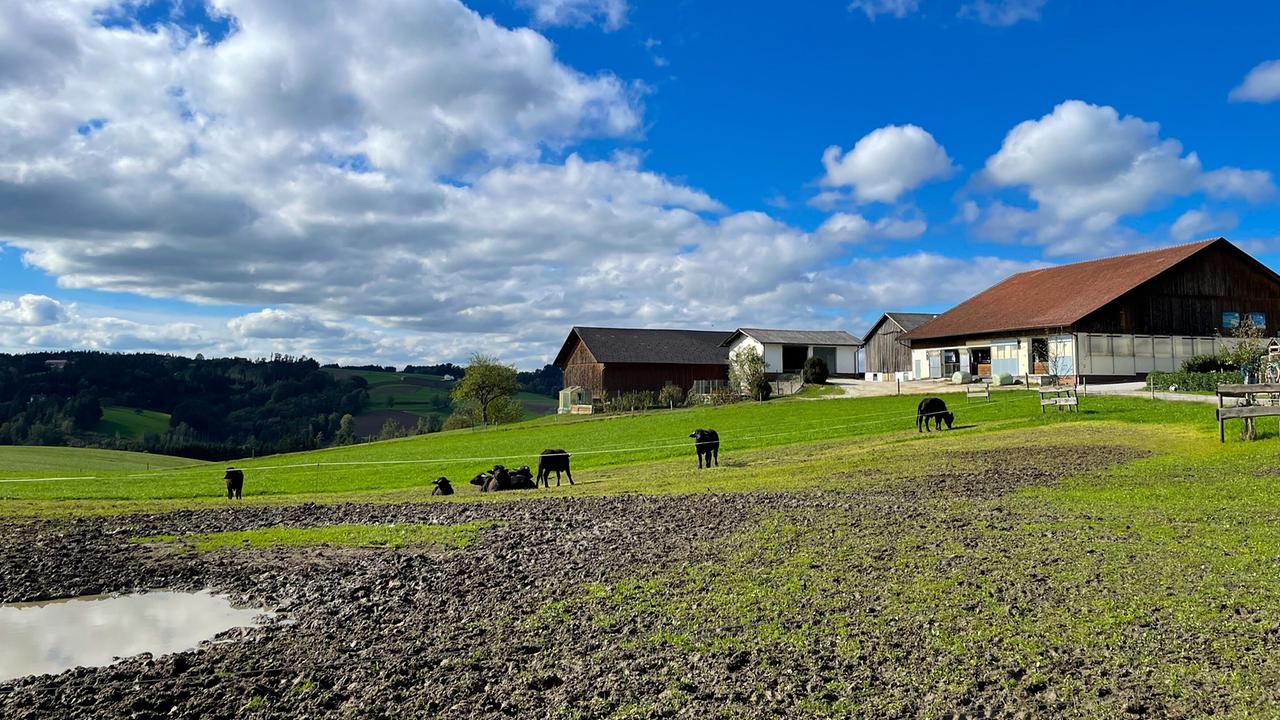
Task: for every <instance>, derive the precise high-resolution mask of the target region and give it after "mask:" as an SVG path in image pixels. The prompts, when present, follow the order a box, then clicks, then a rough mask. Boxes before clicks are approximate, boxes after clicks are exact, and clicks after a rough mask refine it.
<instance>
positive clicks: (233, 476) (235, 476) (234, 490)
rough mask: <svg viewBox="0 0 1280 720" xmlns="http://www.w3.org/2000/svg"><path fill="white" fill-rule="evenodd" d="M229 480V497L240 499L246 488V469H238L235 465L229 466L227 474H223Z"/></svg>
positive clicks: (223, 477) (224, 478)
mask: <svg viewBox="0 0 1280 720" xmlns="http://www.w3.org/2000/svg"><path fill="white" fill-rule="evenodd" d="M222 479H223V480H226V481H227V499H228V500H230V499H231V498H233V497H234V498H235V499H236V500H239V499H240V494H241V492H242V491H243V490H244V471H243V470H237V469H235V468H233V467H229V468H227V474H226V475H223V476H222Z"/></svg>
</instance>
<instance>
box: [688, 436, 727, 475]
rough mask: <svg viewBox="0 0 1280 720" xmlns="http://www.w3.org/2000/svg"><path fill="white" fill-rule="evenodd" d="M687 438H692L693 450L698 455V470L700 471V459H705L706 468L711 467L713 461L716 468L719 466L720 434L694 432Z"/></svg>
mask: <svg viewBox="0 0 1280 720" xmlns="http://www.w3.org/2000/svg"><path fill="white" fill-rule="evenodd" d="M689 437H691V438H693V449H694V450H696V451H697V453H698V469H699V470H701V469H702V458H703V457H704V456H705V457H706V458H707V467H708V468H709V467H711V463H712V461H715V464H716V467H719V466H720V434H719V433H717V432H716V431H715V430H702V429H698V430H694V431H693V432H691V433H689Z"/></svg>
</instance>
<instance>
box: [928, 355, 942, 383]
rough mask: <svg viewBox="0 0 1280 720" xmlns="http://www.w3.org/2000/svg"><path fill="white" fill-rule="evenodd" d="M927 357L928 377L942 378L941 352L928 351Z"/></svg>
mask: <svg viewBox="0 0 1280 720" xmlns="http://www.w3.org/2000/svg"><path fill="white" fill-rule="evenodd" d="M927 355H928V357H929V377H931V378H940V377H942V351H941V350H930V351H929V352H928V353H927Z"/></svg>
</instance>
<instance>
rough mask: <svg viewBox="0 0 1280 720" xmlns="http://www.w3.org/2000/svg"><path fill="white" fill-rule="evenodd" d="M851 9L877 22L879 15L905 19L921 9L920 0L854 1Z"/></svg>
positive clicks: (850, 5)
mask: <svg viewBox="0 0 1280 720" xmlns="http://www.w3.org/2000/svg"><path fill="white" fill-rule="evenodd" d="M849 9H850V10H861V11H862V12H863V13H864V14H866V16H867V18H868V19H869V20H875V19H876V16H877V15H892V16H893V17H896V18H904V17H906V16H907V15H910V14H911V13H913V12H915V11H916V10H919V9H920V0H853V2H851V3H849Z"/></svg>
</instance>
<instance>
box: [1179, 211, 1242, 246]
mask: <svg viewBox="0 0 1280 720" xmlns="http://www.w3.org/2000/svg"><path fill="white" fill-rule="evenodd" d="M1239 222H1240V220H1239V218H1237V217H1236V214H1235V213H1233V212H1224V213H1219V214H1216V215H1215V214H1214V213H1211V212H1209V211H1208V210H1206V209H1204V208H1200V209H1199V210H1188V211H1186V212H1184V213H1182V214H1181V215H1179V216H1178V219H1177V220H1174V221H1173V225H1172V226H1171V227H1170V228H1169V235H1171V236H1172V237H1173V238H1174V239H1175V240H1181V241H1184V242H1185V241H1187V240H1203V239H1207V238H1208V237H1209V236H1211V235H1213V234H1215V233H1221V232H1226V231H1228V230H1232V229H1234V228H1235V226H1236V225H1237V224H1238V223H1239Z"/></svg>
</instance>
